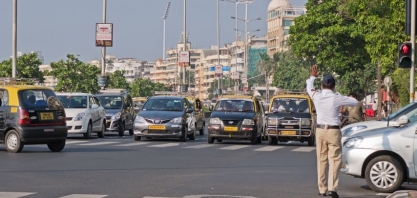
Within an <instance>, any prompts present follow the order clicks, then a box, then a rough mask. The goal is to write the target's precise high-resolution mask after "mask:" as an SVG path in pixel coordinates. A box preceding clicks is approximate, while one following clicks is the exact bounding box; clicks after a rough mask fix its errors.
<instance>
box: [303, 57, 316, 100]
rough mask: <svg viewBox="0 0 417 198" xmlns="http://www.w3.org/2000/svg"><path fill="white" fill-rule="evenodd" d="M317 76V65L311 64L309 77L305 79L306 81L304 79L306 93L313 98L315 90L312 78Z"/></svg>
mask: <svg viewBox="0 0 417 198" xmlns="http://www.w3.org/2000/svg"><path fill="white" fill-rule="evenodd" d="M317 76H319V72H318V70H317V65H313V66H312V67H311V68H310V78H309V79H307V81H306V84H307V87H306V89H307V93H308V95H310V97H311V98H313V96H314V94H313V93H314V91H315V89H314V80H315V79H316V77H317Z"/></svg>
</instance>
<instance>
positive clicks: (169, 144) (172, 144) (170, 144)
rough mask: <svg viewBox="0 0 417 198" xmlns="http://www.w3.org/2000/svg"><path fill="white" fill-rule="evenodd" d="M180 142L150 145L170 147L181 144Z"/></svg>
mask: <svg viewBox="0 0 417 198" xmlns="http://www.w3.org/2000/svg"><path fill="white" fill-rule="evenodd" d="M179 145H180V143H166V144H157V145H152V146H148V147H158V148H164V147H170V146H179Z"/></svg>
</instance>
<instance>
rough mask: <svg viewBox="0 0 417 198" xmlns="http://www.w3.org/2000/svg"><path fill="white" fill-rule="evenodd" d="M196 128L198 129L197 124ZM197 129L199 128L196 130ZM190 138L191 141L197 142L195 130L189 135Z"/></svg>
mask: <svg viewBox="0 0 417 198" xmlns="http://www.w3.org/2000/svg"><path fill="white" fill-rule="evenodd" d="M195 127H197V124H196V126H195ZM196 129H197V128H196ZM188 138H189V139H190V140H195V130H193V132H192V133H191V134H190V135H188Z"/></svg>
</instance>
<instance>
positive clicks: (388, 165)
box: [365, 155, 404, 193]
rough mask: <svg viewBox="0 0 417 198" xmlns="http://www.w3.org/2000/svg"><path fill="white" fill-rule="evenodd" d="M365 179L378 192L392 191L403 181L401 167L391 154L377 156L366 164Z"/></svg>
mask: <svg viewBox="0 0 417 198" xmlns="http://www.w3.org/2000/svg"><path fill="white" fill-rule="evenodd" d="M365 179H366V183H367V184H368V186H369V187H370V188H371V189H372V190H374V191H376V192H380V193H392V192H394V191H396V190H397V189H398V188H399V187H400V186H401V184H402V183H403V181H404V171H403V167H402V166H401V164H400V163H399V162H398V160H397V159H395V158H394V157H392V156H387V155H383V156H378V157H376V158H374V159H372V160H371V161H370V162H369V163H368V165H367V166H366V170H365Z"/></svg>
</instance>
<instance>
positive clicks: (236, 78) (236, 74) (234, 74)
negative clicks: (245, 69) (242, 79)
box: [232, 72, 239, 80]
mask: <svg viewBox="0 0 417 198" xmlns="http://www.w3.org/2000/svg"><path fill="white" fill-rule="evenodd" d="M232 79H233V80H238V79H239V72H233V74H232Z"/></svg>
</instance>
